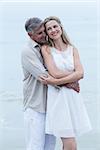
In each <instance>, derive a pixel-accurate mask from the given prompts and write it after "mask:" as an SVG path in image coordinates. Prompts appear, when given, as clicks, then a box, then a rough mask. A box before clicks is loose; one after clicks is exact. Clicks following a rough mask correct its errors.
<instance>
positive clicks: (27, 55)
mask: <svg viewBox="0 0 100 150" xmlns="http://www.w3.org/2000/svg"><path fill="white" fill-rule="evenodd" d="M21 61H22V67H23V68H25V70H27V71H28V72H29V73H30V74H32V75H33V76H34V77H35V78H37V80H38V78H39V76H47V75H48V72H47V71H46V69H45V67H44V66H43V64H42V63H41V62H40V60H39V58H38V57H37V56H36V54H35V53H34V52H33V51H31V50H30V51H27V50H24V51H23V52H22V57H21Z"/></svg>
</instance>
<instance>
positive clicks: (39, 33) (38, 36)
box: [31, 26, 46, 44]
mask: <svg viewBox="0 0 100 150" xmlns="http://www.w3.org/2000/svg"><path fill="white" fill-rule="evenodd" d="M31 38H32V39H33V40H34V41H36V42H37V43H39V44H44V43H45V42H46V34H45V31H44V26H41V27H40V28H38V29H37V30H36V31H35V32H34V33H33V34H32V36H31Z"/></svg>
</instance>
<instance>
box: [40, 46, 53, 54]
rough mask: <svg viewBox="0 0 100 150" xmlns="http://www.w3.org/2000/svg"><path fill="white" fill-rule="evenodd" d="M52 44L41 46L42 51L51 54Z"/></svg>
mask: <svg viewBox="0 0 100 150" xmlns="http://www.w3.org/2000/svg"><path fill="white" fill-rule="evenodd" d="M50 48H51V47H50V46H49V45H43V46H42V47H41V51H42V53H48V54H50Z"/></svg>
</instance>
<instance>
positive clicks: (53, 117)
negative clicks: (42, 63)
mask: <svg viewBox="0 0 100 150" xmlns="http://www.w3.org/2000/svg"><path fill="white" fill-rule="evenodd" d="M51 54H52V56H53V59H54V61H55V64H56V66H57V67H58V68H59V69H62V70H68V71H71V70H74V61H73V47H72V46H68V48H67V49H66V50H65V51H59V50H57V49H55V48H51ZM91 129H92V128H91V123H90V120H89V117H88V114H87V111H86V108H85V105H84V103H83V98H82V96H81V94H80V93H77V92H76V91H74V90H73V89H69V88H66V87H64V86H63V87H61V88H60V89H57V88H55V87H53V86H51V85H48V94H47V113H46V133H47V134H52V135H54V136H56V137H66V138H67V137H76V136H80V135H82V134H83V133H86V132H88V131H90V130H91Z"/></svg>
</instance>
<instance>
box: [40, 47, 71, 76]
mask: <svg viewBox="0 0 100 150" xmlns="http://www.w3.org/2000/svg"><path fill="white" fill-rule="evenodd" d="M41 52H42V55H43V59H44V62H45V65H46V67H47V69H48V72H49V74H50V75H51V76H53V77H54V78H57V79H59V78H62V77H65V76H68V75H70V74H71V73H72V72H71V71H63V70H60V69H58V68H57V66H56V64H55V62H54V60H53V57H52V55H51V52H50V48H49V47H48V46H46V45H44V46H42V48H41Z"/></svg>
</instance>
